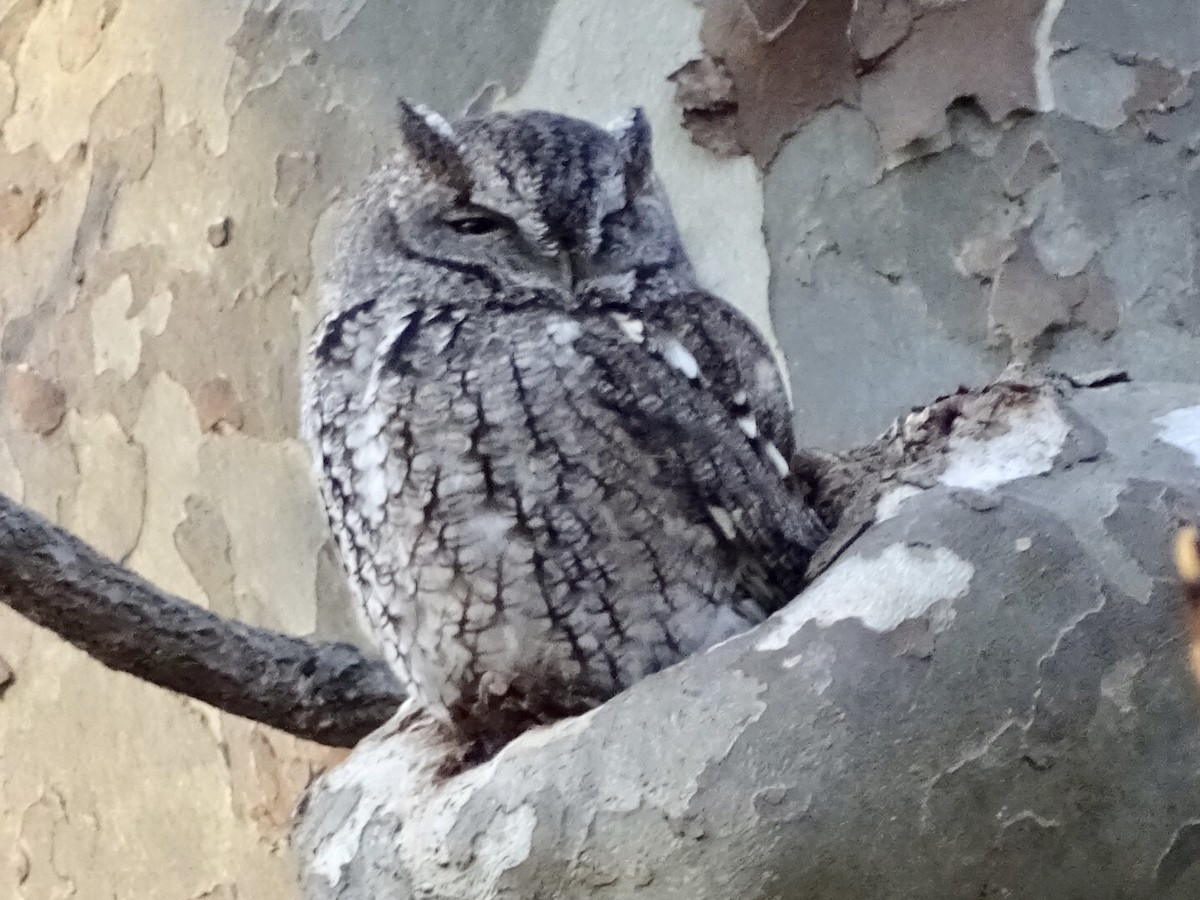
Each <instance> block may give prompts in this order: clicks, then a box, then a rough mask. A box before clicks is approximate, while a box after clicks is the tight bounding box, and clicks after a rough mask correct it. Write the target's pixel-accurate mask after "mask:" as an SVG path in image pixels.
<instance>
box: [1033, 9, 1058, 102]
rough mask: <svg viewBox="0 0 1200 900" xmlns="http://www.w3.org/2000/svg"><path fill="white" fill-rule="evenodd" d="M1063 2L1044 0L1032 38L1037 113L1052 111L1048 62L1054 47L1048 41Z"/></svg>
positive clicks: (1052, 95)
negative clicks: (1044, 3)
mask: <svg viewBox="0 0 1200 900" xmlns="http://www.w3.org/2000/svg"><path fill="white" fill-rule="evenodd" d="M1065 2H1066V0H1046V5H1045V6H1044V7H1043V8H1042V15H1041V18H1039V19H1038V25H1037V31H1036V32H1035V33H1034V37H1033V46H1034V49H1035V51H1036V52H1037V60H1036V61H1035V62H1034V64H1033V77H1034V81H1035V83H1036V84H1037V99H1038V111H1039V112H1050V111H1051V110H1052V109H1054V82H1053V81H1052V80H1051V78H1050V60H1052V59H1053V58H1054V45H1053V43H1051V41H1050V32H1052V31H1053V30H1054V23H1055V22H1056V21H1057V20H1058V14H1059V13H1061V12H1062V8H1063V4H1064V3H1065Z"/></svg>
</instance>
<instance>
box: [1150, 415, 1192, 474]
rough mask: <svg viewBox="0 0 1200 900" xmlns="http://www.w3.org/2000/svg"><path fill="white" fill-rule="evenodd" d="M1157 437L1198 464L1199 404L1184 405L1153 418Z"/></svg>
mask: <svg viewBox="0 0 1200 900" xmlns="http://www.w3.org/2000/svg"><path fill="white" fill-rule="evenodd" d="M1154 424H1155V425H1157V426H1159V431H1158V439H1159V440H1160V441H1163V442H1164V443H1167V444H1170V445H1171V446H1173V447H1178V448H1179V449H1180V450H1182V451H1183V452H1184V453H1186V454H1187V455H1188V456H1190V457H1191V458H1192V462H1193V463H1195V464H1196V465H1197V466H1200V406H1185V407H1184V408H1182V409H1176V410H1173V411H1171V412H1169V413H1167V414H1166V415H1165V416H1159V417H1158V418H1157V419H1155V420H1154Z"/></svg>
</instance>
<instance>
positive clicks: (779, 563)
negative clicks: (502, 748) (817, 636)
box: [303, 104, 824, 747]
mask: <svg viewBox="0 0 1200 900" xmlns="http://www.w3.org/2000/svg"><path fill="white" fill-rule="evenodd" d="M400 126H401V128H400V131H401V137H402V141H401V144H402V146H401V148H400V150H399V151H398V152H397V153H396V154H395V155H394V156H393V157H392V158H391V159H390V160H388V161H387V163H386V164H384V165H383V167H382V168H381V169H380V170H379V171H378V172H376V173H375V174H374V175H373V176H372V177H371V178H370V179H369V180H368V182H367V184H366V186H365V188H364V189H363V191H362V193H361V195H360V196H359V197H358V199H357V201H356V202H355V204H354V206H353V209H352V211H351V213H350V216H349V220H348V222H347V224H346V227H345V231H344V234H343V236H342V241H341V244H340V248H339V251H338V254H337V257H336V260H335V263H334V266H333V269H332V272H331V275H330V278H329V280H328V286H327V290H326V294H327V297H326V299H327V304H328V310H327V315H326V316H325V318H324V320H323V321H322V323H321V325H320V326H319V328H318V329H317V333H316V336H315V339H314V343H313V346H312V349H311V353H310V356H309V359H308V364H307V371H306V378H305V381H306V384H305V401H304V410H303V419H304V426H305V431H306V434H307V436H308V439H309V441H310V442H311V444H312V447H313V449H314V453H315V454H316V457H317V462H318V470H319V480H320V482H321V488H322V493H323V496H324V500H325V503H326V506H327V508H328V512H329V517H330V521H331V523H332V525H333V530H334V532H335V534H336V536H337V540H338V543H339V546H340V549H341V555H342V559H343V561H344V562H345V565H346V569H347V570H348V572H349V575H350V578H351V581H352V583H353V590H354V593H355V595H356V597H357V601H358V603H359V605H360V609H361V611H362V613H363V614H364V616H365V619H366V622H367V623H368V626H369V628H370V630H371V632H372V633H373V634H374V635H375V637H376V638H377V639H378V641H379V643H380V644H381V646H382V649H383V651H384V653H385V655H386V658H387V660H388V662H389V663H390V664H391V665H392V666H394V667H395V669H396V670H397V672H398V673H399V675H400V677H401V679H402V681H403V682H404V683H405V684H406V685H407V687H408V690H409V691H410V693H411V694H412V695H413V696H414V697H415V698H416V699H417V700H418V701H419V702H420V703H421V704H423V705H424V706H425V707H427V708H428V710H429V711H430V713H432V714H433V715H435V716H437V717H439V718H441V719H442V720H444V721H445V722H446V723H447V724H448V725H450V726H451V727H453V728H454V729H455V730H456V731H457V732H458V734H459V735H460V737H461V738H463V739H465V740H468V741H475V742H482V743H483V744H485V745H486V746H491V747H496V746H499V745H500V744H502V743H503V742H504V741H505V740H507V739H508V738H510V737H512V736H513V735H515V734H517V733H518V732H520V731H521V730H523V729H524V728H527V727H529V726H530V725H531V724H534V723H537V722H543V721H548V720H551V719H555V718H559V717H563V716H567V715H572V714H575V713H578V712H581V711H583V710H586V709H589V708H591V707H593V706H595V705H597V704H598V703H600V702H602V701H603V700H605V699H607V698H609V697H611V696H612V695H613V694H615V693H616V692H618V691H620V690H621V689H623V688H625V687H627V686H628V685H630V684H632V683H633V682H635V681H637V680H638V679H640V678H642V677H644V676H646V675H647V674H649V673H651V672H654V671H656V670H658V669H661V668H663V667H664V666H667V665H670V664H671V663H674V662H676V661H677V660H679V659H681V658H682V657H684V656H687V655H688V654H690V653H694V652H695V651H697V650H699V649H701V648H704V647H706V646H709V645H711V644H713V643H715V642H717V641H719V640H721V639H723V638H725V637H728V636H729V635H731V634H734V633H736V632H738V631H741V630H743V629H745V628H747V627H749V626H750V625H752V624H754V623H756V622H759V621H761V620H762V619H763V618H764V617H765V616H766V615H767V614H768V613H770V612H771V611H773V610H775V609H777V608H778V607H780V606H781V605H783V604H784V603H786V602H787V601H788V600H790V599H791V598H792V597H793V596H794V595H795V593H796V592H797V590H798V589H799V588H800V586H801V583H802V573H803V572H804V568H805V565H806V563H807V561H808V559H809V557H810V555H811V552H812V551H813V549H814V548H815V547H816V545H817V544H818V542H819V541H820V539H821V538H822V536H823V534H824V529H823V527H822V525H821V523H820V522H819V521H818V519H817V517H816V516H815V514H814V513H813V512H812V510H811V509H810V508H809V507H808V506H807V504H806V503H805V502H804V500H803V498H802V497H801V496H800V494H799V493H798V492H797V491H796V490H795V488H794V487H793V486H792V485H791V483H790V480H789V474H788V460H789V459H790V458H791V456H792V452H793V438H792V433H791V422H790V414H789V407H788V402H787V398H786V395H785V394H784V391H783V386H782V382H781V380H780V375H779V371H778V369H777V367H776V365H775V362H774V359H773V357H772V356H771V353H770V351H769V350H768V349H767V346H766V344H765V343H764V341H763V339H762V338H761V336H760V335H759V334H758V333H757V332H756V331H755V329H754V327H753V326H752V325H751V324H750V323H749V322H748V321H747V320H746V319H745V318H743V317H742V315H741V314H739V313H738V312H737V311H736V310H735V309H734V308H733V307H731V306H729V305H728V304H726V303H725V302H723V301H722V300H720V299H719V298H717V297H714V296H712V295H711V294H707V293H704V292H703V291H701V290H700V289H699V287H698V286H697V284H696V280H695V276H694V274H693V272H692V268H691V265H690V263H689V261H688V258H687V255H686V253H685V252H684V249H683V246H682V244H681V243H680V240H679V236H678V233H677V230H676V228H675V223H674V219H673V216H672V214H671V210H670V207H669V205H668V203H667V201H666V198H665V195H664V194H663V192H662V190H661V188H660V186H659V184H658V181H657V179H656V178H655V176H654V174H653V172H652V169H651V161H650V133H649V128H648V126H647V125H646V123H645V120H644V119H643V117H642V115H641V113H640V111H635V112H634V113H633V114H631V115H630V116H629V117H628V118H627V119H625V120H624V121H622V122H620V123H617V124H615V125H613V126H611V127H610V128H609V129H607V130H605V129H602V128H599V127H597V126H594V125H592V124H590V123H587V122H584V121H580V120H577V119H572V118H569V117H567V116H562V115H555V114H551V113H547V112H524V113H497V114H492V115H488V116H484V117H482V118H474V119H466V120H463V121H460V122H457V123H455V124H453V125H451V124H449V123H447V122H446V121H445V120H444V119H442V118H441V117H439V116H437V115H436V114H434V113H431V112H429V111H427V110H425V109H423V108H421V107H414V106H409V105H407V104H401V111H400Z"/></svg>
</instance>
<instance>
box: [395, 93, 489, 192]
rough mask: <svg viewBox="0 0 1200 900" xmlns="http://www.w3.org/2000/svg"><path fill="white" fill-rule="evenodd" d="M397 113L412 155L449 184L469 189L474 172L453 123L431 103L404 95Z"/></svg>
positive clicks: (397, 106)
mask: <svg viewBox="0 0 1200 900" xmlns="http://www.w3.org/2000/svg"><path fill="white" fill-rule="evenodd" d="M396 113H397V123H398V124H399V126H400V136H401V138H403V143H404V146H405V147H406V148H407V149H408V152H409V153H411V154H412V156H413V159H415V160H416V162H417V163H418V164H419V165H420V166H422V167H423V168H424V169H425V170H426V171H427V172H428V173H429V174H430V175H431V176H432V177H433V178H436V179H437V180H439V181H441V182H443V183H444V184H446V185H447V186H448V187H451V188H454V190H456V191H463V192H466V191H469V190H470V188H471V173H470V171H469V170H468V169H467V166H466V163H464V162H463V158H462V148H461V147H460V146H459V143H458V137H457V136H456V135H455V133H454V129H453V128H452V127H451V126H450V123H449V122H447V121H446V120H445V119H443V118H442V117H441V116H440V115H438V114H437V113H436V112H434V111H433V110H431V109H429V108H428V107H426V106H423V105H421V104H419V103H410V102H409V101H408V100H405V99H403V98H401V99H400V100H399V101H398V102H397V104H396Z"/></svg>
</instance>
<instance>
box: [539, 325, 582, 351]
mask: <svg viewBox="0 0 1200 900" xmlns="http://www.w3.org/2000/svg"><path fill="white" fill-rule="evenodd" d="M546 333H547V334H549V335H550V340H552V341H554V343H556V344H558V345H559V346H560V347H565V346H566V345H567V344H569V343H571V341H573V340H575V339H576V338H577V337H579V335H581V334H583V329H582V328H580V327H579V323H578V322H572V321H571V320H570V319H559V320H557V321H554V322H551V323H550V324H549V325H547V326H546Z"/></svg>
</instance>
